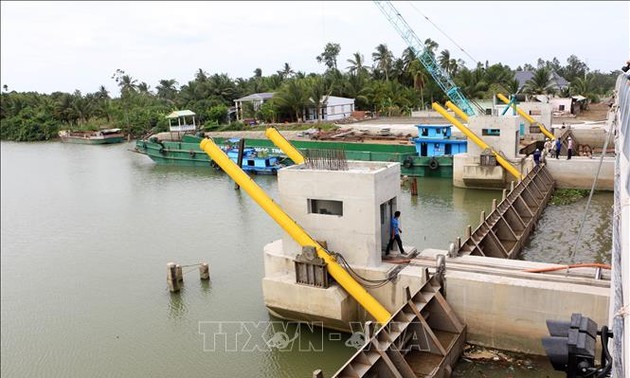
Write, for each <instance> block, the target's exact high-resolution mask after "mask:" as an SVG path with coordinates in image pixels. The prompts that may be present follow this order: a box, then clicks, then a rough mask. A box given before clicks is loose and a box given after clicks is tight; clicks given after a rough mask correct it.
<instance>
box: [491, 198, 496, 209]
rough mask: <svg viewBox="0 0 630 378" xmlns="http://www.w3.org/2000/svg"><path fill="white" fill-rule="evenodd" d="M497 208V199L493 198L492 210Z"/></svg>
mask: <svg viewBox="0 0 630 378" xmlns="http://www.w3.org/2000/svg"><path fill="white" fill-rule="evenodd" d="M496 209H497V199H496V198H493V199H492V211H496Z"/></svg>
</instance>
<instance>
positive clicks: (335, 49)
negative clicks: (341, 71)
mask: <svg viewBox="0 0 630 378" xmlns="http://www.w3.org/2000/svg"><path fill="white" fill-rule="evenodd" d="M340 52H341V46H340V45H339V44H338V43H331V42H328V43H327V44H326V47H324V52H322V53H321V54H319V55H318V56H317V57H316V58H315V59H317V63H322V62H323V63H324V64H325V65H326V67H328V69H329V70H332V69H337V57H338V56H339V53H340Z"/></svg>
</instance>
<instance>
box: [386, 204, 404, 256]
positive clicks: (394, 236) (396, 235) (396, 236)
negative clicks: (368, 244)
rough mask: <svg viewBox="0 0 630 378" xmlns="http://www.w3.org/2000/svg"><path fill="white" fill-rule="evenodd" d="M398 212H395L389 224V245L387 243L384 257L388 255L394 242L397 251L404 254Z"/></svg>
mask: <svg viewBox="0 0 630 378" xmlns="http://www.w3.org/2000/svg"><path fill="white" fill-rule="evenodd" d="M399 218H400V211H396V212H395V213H394V217H393V218H392V223H391V229H392V230H391V238H390V239H389V243H387V248H386V249H385V256H388V255H389V250H390V249H392V247H393V246H394V240H395V241H396V243H397V244H398V250H399V251H400V253H401V254H403V255H404V254H405V250H404V249H403V245H402V240H401V239H400V234H401V233H402V230H401V229H400V220H399Z"/></svg>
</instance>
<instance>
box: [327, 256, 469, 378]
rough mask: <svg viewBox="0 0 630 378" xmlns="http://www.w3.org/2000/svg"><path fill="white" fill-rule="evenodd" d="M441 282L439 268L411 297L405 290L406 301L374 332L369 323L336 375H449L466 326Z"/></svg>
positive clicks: (354, 377)
mask: <svg viewBox="0 0 630 378" xmlns="http://www.w3.org/2000/svg"><path fill="white" fill-rule="evenodd" d="M442 268H443V266H442ZM425 274H426V276H427V277H428V276H429V275H428V274H429V273H428V269H425ZM441 281H443V270H439V269H438V271H436V273H435V274H433V275H432V276H431V278H430V279H429V280H427V281H426V282H425V283H424V285H423V286H422V287H421V288H420V290H419V291H418V292H417V293H416V294H415V295H411V292H410V290H409V288H407V289H406V292H407V303H405V304H404V305H403V306H402V307H401V308H400V309H399V310H398V311H397V312H395V313H394V315H393V316H392V317H391V319H390V320H389V322H387V324H386V325H385V326H383V327H382V328H380V329H378V330H376V332H372V327H371V324H370V323H367V324H366V328H365V334H366V335H365V343H364V344H363V346H362V347H361V348H360V349H359V350H358V351H357V352H356V353H355V354H354V355H353V356H352V357H351V358H350V359H349V360H348V361H347V362H346V363H345V364H344V365H343V366H342V367H341V369H339V371H337V373H336V374H335V375H334V377H338V378H360V377H404V378H415V377H448V376H450V374H451V372H452V366H454V365H455V363H456V362H457V359H458V358H459V356H460V355H461V354H462V352H463V350H464V345H465V343H466V324H464V323H462V322H461V321H460V320H459V319H458V318H457V316H456V315H455V312H454V311H453V309H452V308H451V306H450V305H449V304H448V303H447V302H446V299H445V298H444V296H443V295H442V293H443V289H442V285H441Z"/></svg>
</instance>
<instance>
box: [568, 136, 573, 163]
mask: <svg viewBox="0 0 630 378" xmlns="http://www.w3.org/2000/svg"><path fill="white" fill-rule="evenodd" d="M567 140H568V141H569V142H568V145H567V160H571V155H573V139H571V137H569V138H568V139H567Z"/></svg>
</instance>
